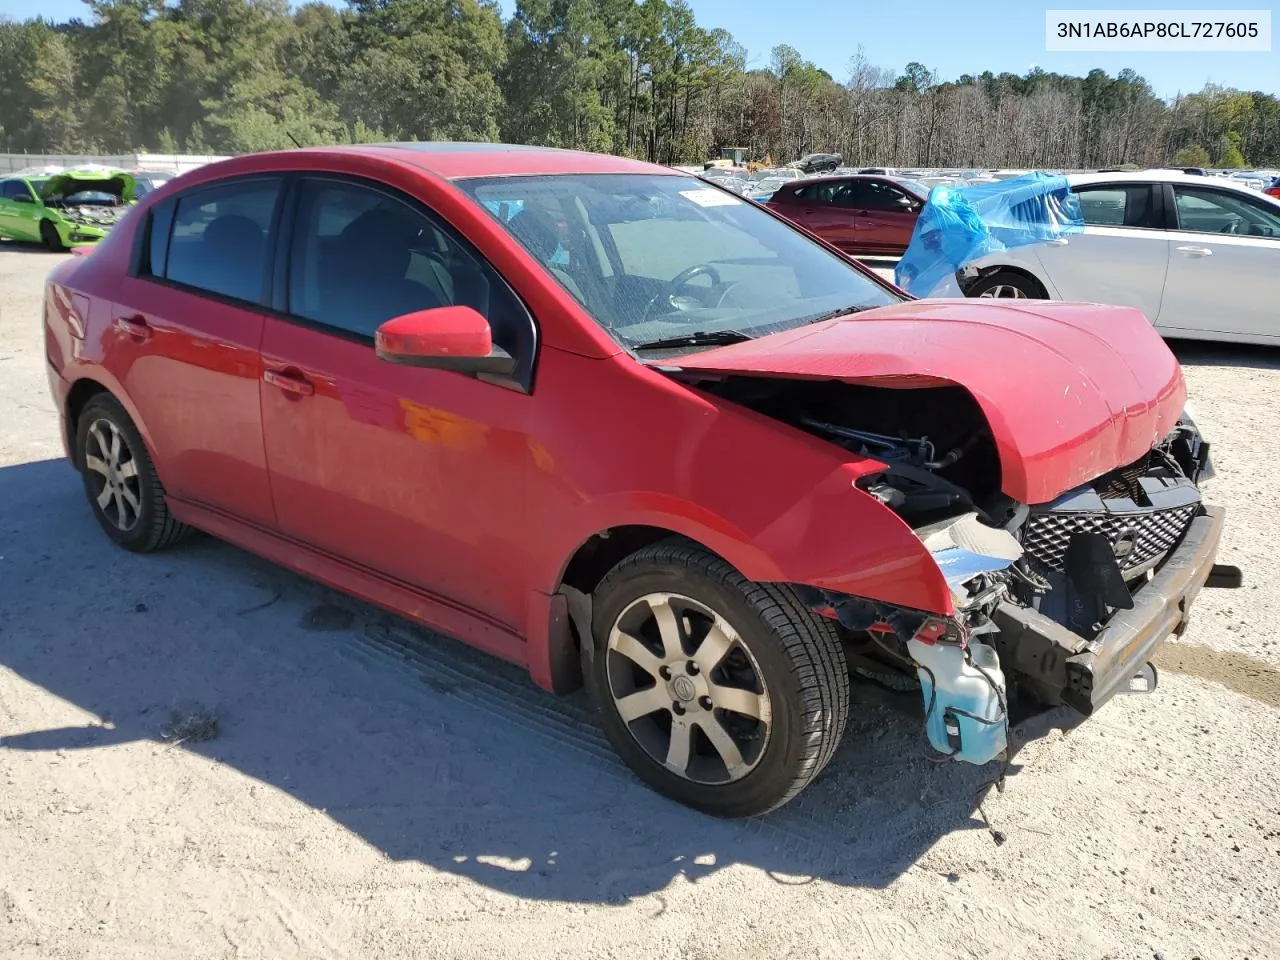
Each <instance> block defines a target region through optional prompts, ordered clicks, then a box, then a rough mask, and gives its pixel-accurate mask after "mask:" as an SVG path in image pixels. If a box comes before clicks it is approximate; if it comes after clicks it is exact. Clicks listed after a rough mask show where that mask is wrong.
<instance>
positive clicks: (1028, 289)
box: [966, 270, 1047, 300]
mask: <svg viewBox="0 0 1280 960" xmlns="http://www.w3.org/2000/svg"><path fill="white" fill-rule="evenodd" d="M966 296H970V297H981V298H983V299H998V300H1006V299H1008V300H1015V299H1016V300H1044V299H1047V294H1046V293H1045V291H1044V289H1043V288H1042V287H1041V286H1040V284H1039V283H1037V282H1036V281H1035V280H1032V279H1031V278H1030V277H1028V276H1026V275H1024V274H1021V273H1014V272H1013V271H1012V270H997V271H996V272H995V273H992V274H988V275H987V276H985V277H980V278H979V279H978V280H977V282H975V283H974V284H973V286H971V287H970V288H969V289H968V291H967V293H966Z"/></svg>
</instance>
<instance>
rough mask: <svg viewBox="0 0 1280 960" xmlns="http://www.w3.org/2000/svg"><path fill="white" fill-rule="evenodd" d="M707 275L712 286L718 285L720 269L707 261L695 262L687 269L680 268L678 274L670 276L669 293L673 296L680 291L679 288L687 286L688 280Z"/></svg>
mask: <svg viewBox="0 0 1280 960" xmlns="http://www.w3.org/2000/svg"><path fill="white" fill-rule="evenodd" d="M702 276H707V277H710V278H711V284H712V286H716V287H718V286H720V271H719V270H717V269H716V268H715V267H713V266H711V264H709V263H695V264H694V265H693V266H692V267H690V268H689V269H688V270H681V271H680V272H679V273H678V274H676V275H675V276H674V277H672V278H671V295H672V296H673V297H674V296H675V295H676V294H677V293H679V292H680V288H681V287H684V286H687V285H688V283H689V281H690V280H692V279H694V278H695V277H702Z"/></svg>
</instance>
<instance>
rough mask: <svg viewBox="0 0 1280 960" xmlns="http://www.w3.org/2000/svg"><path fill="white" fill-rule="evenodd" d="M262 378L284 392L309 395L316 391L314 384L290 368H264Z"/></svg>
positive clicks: (303, 395) (301, 395) (302, 395)
mask: <svg viewBox="0 0 1280 960" xmlns="http://www.w3.org/2000/svg"><path fill="white" fill-rule="evenodd" d="M262 379H263V380H265V381H266V382H267V383H269V384H271V385H272V386H273V387H278V388H279V389H281V390H283V391H284V392H285V393H292V394H296V395H297V396H300V397H309V396H311V395H312V394H313V393H315V392H316V388H315V385H314V384H312V382H311V381H310V380H308V379H307V378H306V377H304V376H303V375H302V374H300V373H297V372H296V371H292V370H264V371H263V372H262Z"/></svg>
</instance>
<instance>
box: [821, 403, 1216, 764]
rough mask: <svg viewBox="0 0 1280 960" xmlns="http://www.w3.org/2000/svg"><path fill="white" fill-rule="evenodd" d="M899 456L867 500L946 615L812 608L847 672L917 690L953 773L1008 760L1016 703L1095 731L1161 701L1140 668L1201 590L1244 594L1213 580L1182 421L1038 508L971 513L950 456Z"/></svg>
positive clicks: (825, 599)
mask: <svg viewBox="0 0 1280 960" xmlns="http://www.w3.org/2000/svg"><path fill="white" fill-rule="evenodd" d="M856 432H857V431H844V433H845V434H846V438H847V439H854V438H853V437H852V434H854V433H856ZM887 439H888V438H884V437H881V438H873V439H871V440H867V439H865V438H864V439H863V440H862V441H860V442H862V443H864V444H873V443H877V442H882V441H887ZM895 449H899V450H906V451H907V453H906V454H905V455H904V456H902V457H901V458H899V459H897V460H895V459H894V458H893V457H892V456H890V457H889V460H890V461H891V462H890V465H889V468H888V469H887V470H886V471H885V472H884V473H883V474H877V475H874V476H871V477H868V478H866V479H865V481H864V482H863V483H862V484H861V485H862V486H863V487H864V489H866V490H867V491H868V492H870V493H872V494H873V495H874V496H877V497H878V498H880V499H881V500H882V501H883V502H884V503H885V504H886V505H888V506H890V507H891V508H893V509H895V510H896V511H897V512H898V513H899V514H900V515H902V516H903V517H904V519H907V520H908V522H910V523H911V524H912V527H913V529H914V530H915V532H916V534H917V535H918V536H919V537H920V539H921V541H922V542H923V543H924V545H925V547H926V548H927V549H928V550H929V552H930V554H931V555H932V556H933V558H934V560H935V561H936V563H937V564H938V568H939V570H940V571H941V572H942V574H943V576H944V577H945V579H946V581H947V584H948V586H949V587H950V590H951V595H952V604H953V608H954V609H953V614H952V615H951V616H945V617H944V616H939V615H937V614H930V613H926V612H921V611H911V610H905V609H902V608H893V607H888V606H886V605H884V604H880V603H877V602H874V601H869V600H866V599H863V598H857V597H845V596H835V595H832V594H829V593H820V592H819V591H814V592H813V594H811V595H810V596H809V597H808V599H809V600H811V602H812V603H813V605H814V607H815V609H818V610H820V611H821V612H823V613H825V614H826V615H827V616H830V617H833V618H835V619H837V620H838V621H839V622H840V624H841V625H842V627H843V628H844V630H845V635H846V637H847V639H848V640H849V642H850V646H851V656H852V660H853V663H854V665H855V666H854V669H855V670H857V671H858V672H860V673H863V674H864V675H865V676H866V677H867V678H868V679H875V680H879V681H880V682H886V679H887V677H888V673H887V672H886V671H887V670H889V669H892V668H894V667H897V668H899V669H901V670H905V669H910V670H912V671H913V672H914V673H915V674H916V679H917V682H918V685H919V689H920V692H921V696H922V699H923V704H924V709H925V725H926V730H927V733H928V736H929V740H930V742H931V744H932V745H933V746H934V748H935V749H937V750H939V751H940V752H942V753H945V754H948V755H950V756H952V757H954V758H955V759H958V760H965V761H968V762H971V763H977V764H981V763H986V762H988V761H990V760H992V759H995V758H996V757H998V756H1000V755H1001V754H1002V753H1004V751H1005V750H1006V746H1007V721H1008V716H1009V703H1010V701H1011V700H1012V699H1013V698H1015V697H1017V698H1020V699H1021V698H1025V699H1028V700H1031V701H1034V702H1036V703H1038V704H1042V705H1048V706H1056V705H1060V704H1066V705H1068V706H1070V707H1073V708H1074V709H1076V710H1078V711H1080V712H1081V713H1083V714H1085V715H1089V714H1092V713H1093V712H1094V711H1095V710H1097V709H1098V708H1099V707H1101V706H1102V705H1103V704H1105V703H1106V702H1107V701H1108V700H1109V699H1111V697H1113V696H1114V695H1116V694H1117V693H1120V692H1122V691H1127V690H1130V689H1134V690H1137V689H1141V688H1142V684H1145V685H1146V686H1147V687H1148V688H1150V687H1152V686H1154V676H1155V674H1154V668H1153V667H1151V666H1150V664H1149V662H1150V660H1151V658H1152V656H1153V654H1154V652H1155V650H1156V648H1157V647H1158V646H1159V645H1160V644H1161V643H1163V642H1164V641H1165V640H1166V638H1168V637H1169V636H1170V635H1171V634H1180V633H1181V632H1182V631H1183V630H1184V629H1185V628H1186V625H1187V622H1188V617H1189V610H1190V606H1191V603H1192V601H1193V600H1194V599H1195V597H1196V595H1197V593H1198V592H1199V591H1200V589H1201V588H1202V587H1203V586H1205V585H1206V583H1207V584H1208V585H1210V586H1238V585H1239V572H1238V571H1235V570H1234V569H1233V568H1222V567H1216V566H1215V556H1216V553H1217V549H1218V543H1219V540H1220V538H1221V534H1222V526H1223V518H1224V511H1223V510H1222V509H1221V508H1218V507H1210V506H1206V505H1205V504H1204V503H1202V501H1201V497H1200V490H1199V483H1200V482H1201V481H1202V480H1204V479H1206V478H1207V477H1209V476H1212V466H1211V464H1210V461H1209V451H1208V444H1207V443H1205V442H1204V441H1203V440H1202V438H1201V436H1200V433H1199V431H1198V429H1197V428H1196V426H1195V424H1194V422H1193V421H1192V420H1191V419H1190V418H1189V417H1186V416H1184V417H1183V418H1182V419H1181V420H1180V421H1179V423H1178V424H1177V427H1176V428H1175V429H1174V430H1173V431H1172V432H1171V433H1170V434H1169V435H1168V436H1167V437H1166V438H1165V439H1164V440H1163V441H1162V442H1161V443H1159V444H1158V445H1156V446H1155V447H1154V448H1153V449H1152V450H1151V451H1150V452H1149V453H1147V454H1146V455H1145V456H1143V457H1142V458H1141V459H1140V460H1139V461H1137V462H1135V463H1132V464H1129V465H1127V466H1125V467H1123V468H1121V469H1118V470H1114V471H1111V472H1109V473H1107V474H1105V475H1104V476H1101V477H1099V478H1097V479H1096V480H1094V481H1093V482H1091V483H1089V484H1086V485H1084V486H1081V487H1079V488H1077V489H1075V490H1071V491H1068V492H1067V493H1065V494H1063V495H1062V496H1060V497H1058V498H1057V499H1055V500H1054V501H1053V502H1051V503H1045V504H1036V505H1031V506H1028V505H1024V504H1019V503H1016V502H1013V501H1012V500H1009V499H1008V498H1005V497H1001V496H991V497H987V498H985V499H984V500H983V501H982V502H977V503H975V502H973V500H972V498H971V497H968V496H967V494H966V493H965V491H963V490H960V489H959V488H956V487H954V485H953V484H951V483H950V482H949V481H947V480H946V479H945V477H942V476H940V475H939V474H940V471H939V470H938V469H937V468H938V466H939V465H940V464H943V463H944V461H945V459H946V458H945V457H944V456H942V455H940V454H939V453H937V452H935V451H933V450H932V449H926V450H921V451H920V456H916V455H914V454H912V453H911V449H910V444H909V443H908V444H903V442H902V441H898V445H897V446H896V447H895ZM960 449H961V448H960V447H956V448H955V451H959V450H960ZM955 451H953V452H955ZM885 453H886V451H885V450H883V449H882V450H880V451H879V454H880V455H881V456H884V455H885ZM923 457H927V460H924V459H922V458H923ZM956 459H959V457H956ZM953 462H954V461H953ZM930 467H932V468H933V469H930ZM948 494H950V496H948ZM957 511H959V512H957ZM818 594H820V595H818Z"/></svg>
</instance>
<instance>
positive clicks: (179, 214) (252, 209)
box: [151, 179, 281, 303]
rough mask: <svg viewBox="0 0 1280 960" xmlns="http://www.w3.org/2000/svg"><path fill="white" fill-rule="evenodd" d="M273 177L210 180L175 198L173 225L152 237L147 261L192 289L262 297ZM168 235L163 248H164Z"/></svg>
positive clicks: (274, 199) (275, 186)
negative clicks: (211, 181)
mask: <svg viewBox="0 0 1280 960" xmlns="http://www.w3.org/2000/svg"><path fill="white" fill-rule="evenodd" d="M280 193H281V184H280V181H279V180H278V179H255V180H246V181H237V182H232V183H225V184H215V185H212V186H208V187H203V188H200V189H198V190H194V191H192V192H191V193H187V194H183V195H181V196H179V197H177V198H176V201H175V207H174V210H173V218H172V221H171V222H172V226H171V228H169V230H168V231H167V232H166V231H165V230H164V229H160V230H157V229H155V227H157V226H159V225H160V224H161V222H162V220H163V219H164V218H160V217H157V218H156V220H155V221H154V223H153V231H152V237H151V244H152V246H151V263H152V264H153V265H155V266H159V265H161V264H163V267H161V269H160V272H158V273H156V274H155V275H158V276H159V275H162V276H163V278H164V279H166V280H170V281H172V282H174V283H180V284H182V285H184V286H188V287H192V288H194V289H196V290H203V291H206V292H208V293H214V294H218V295H220V296H225V297H232V298H234V299H237V300H245V301H249V302H257V303H261V302H265V299H266V290H265V285H266V277H267V265H268V262H269V260H270V257H269V246H268V237H269V234H270V231H271V225H272V222H273V219H274V217H275V209H276V205H277V204H278V203H279V200H280ZM166 241H167V253H166V250H165V249H164V248H165V245H166Z"/></svg>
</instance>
